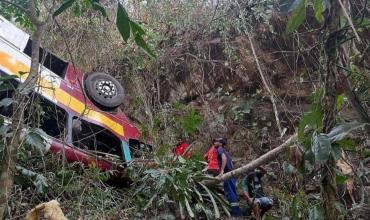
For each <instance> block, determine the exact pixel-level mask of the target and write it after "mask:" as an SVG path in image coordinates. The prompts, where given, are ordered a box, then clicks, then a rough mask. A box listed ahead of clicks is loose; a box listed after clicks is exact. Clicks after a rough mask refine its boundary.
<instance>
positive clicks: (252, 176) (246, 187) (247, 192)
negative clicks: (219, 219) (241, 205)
mask: <svg viewBox="0 0 370 220" xmlns="http://www.w3.org/2000/svg"><path fill="white" fill-rule="evenodd" d="M265 174H266V170H265V169H264V168H263V167H260V168H259V169H256V170H255V171H252V172H250V173H248V175H247V176H246V177H245V178H244V179H243V183H242V187H243V194H244V196H245V197H246V199H247V202H248V204H249V205H250V206H251V207H252V210H253V213H254V215H255V217H256V218H257V219H260V218H261V217H262V216H263V214H264V213H265V212H267V211H268V210H270V209H271V208H272V204H273V203H272V200H271V199H270V198H268V197H266V195H265V193H264V192H263V188H262V181H261V179H262V177H263V176H264V175H265Z"/></svg>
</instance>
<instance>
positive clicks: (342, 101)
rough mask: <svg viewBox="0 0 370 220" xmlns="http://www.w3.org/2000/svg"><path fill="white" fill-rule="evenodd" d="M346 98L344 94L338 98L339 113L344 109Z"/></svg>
mask: <svg viewBox="0 0 370 220" xmlns="http://www.w3.org/2000/svg"><path fill="white" fill-rule="evenodd" d="M344 97H345V95H344V94H340V95H338V96H337V111H339V110H340V109H341V108H342V106H343V103H344Z"/></svg>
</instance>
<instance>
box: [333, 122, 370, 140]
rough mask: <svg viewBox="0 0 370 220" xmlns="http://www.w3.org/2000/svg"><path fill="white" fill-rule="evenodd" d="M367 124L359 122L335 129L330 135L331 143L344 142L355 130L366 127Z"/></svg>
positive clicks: (342, 125) (345, 124)
mask: <svg viewBox="0 0 370 220" xmlns="http://www.w3.org/2000/svg"><path fill="white" fill-rule="evenodd" d="M365 125H366V123H360V122H357V121H354V122H349V123H344V124H341V125H338V126H336V127H334V128H333V129H332V130H331V131H330V132H329V134H328V137H329V139H330V142H331V143H334V142H337V141H340V140H343V139H344V138H345V137H346V136H347V135H348V134H349V133H350V132H351V131H353V130H354V129H357V128H360V127H363V126H365Z"/></svg>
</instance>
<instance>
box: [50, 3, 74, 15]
mask: <svg viewBox="0 0 370 220" xmlns="http://www.w3.org/2000/svg"><path fill="white" fill-rule="evenodd" d="M75 2H76V0H64V1H63V3H62V4H61V5H60V6H59V8H58V9H57V10H55V12H54V13H53V17H56V16H58V15H60V14H61V13H63V12H64V11H65V10H67V9H68V8H70V7H71V6H72V5H73V4H74V3H75Z"/></svg>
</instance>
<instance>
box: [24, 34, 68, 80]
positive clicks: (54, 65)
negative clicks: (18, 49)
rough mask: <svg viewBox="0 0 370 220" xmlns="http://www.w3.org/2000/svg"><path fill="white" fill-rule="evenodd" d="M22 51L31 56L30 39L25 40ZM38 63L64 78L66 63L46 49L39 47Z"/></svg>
mask: <svg viewBox="0 0 370 220" xmlns="http://www.w3.org/2000/svg"><path fill="white" fill-rule="evenodd" d="M23 52H24V53H25V54H27V55H28V56H29V57H31V53H32V40H31V39H29V40H28V42H27V45H26V47H25V48H24V50H23ZM39 60H40V63H42V65H43V66H44V67H46V68H48V69H49V70H51V71H52V72H54V73H55V74H57V75H58V76H60V77H61V78H63V79H64V76H65V71H66V69H67V66H68V63H67V62H65V61H63V60H62V59H60V58H58V57H57V56H55V55H54V54H52V53H50V52H48V51H47V50H45V49H43V48H41V47H40V57H39Z"/></svg>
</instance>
